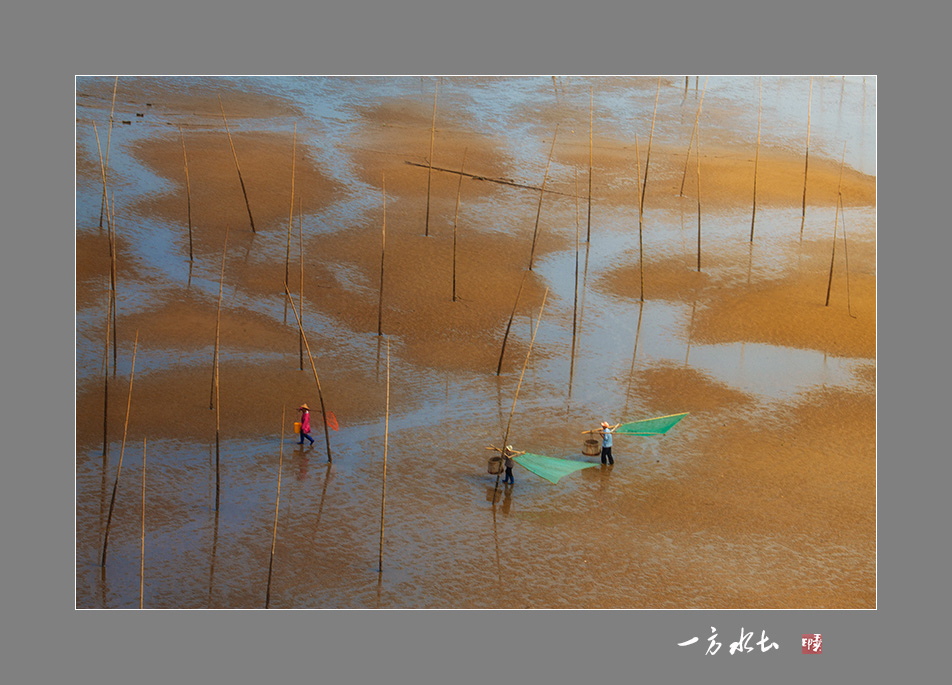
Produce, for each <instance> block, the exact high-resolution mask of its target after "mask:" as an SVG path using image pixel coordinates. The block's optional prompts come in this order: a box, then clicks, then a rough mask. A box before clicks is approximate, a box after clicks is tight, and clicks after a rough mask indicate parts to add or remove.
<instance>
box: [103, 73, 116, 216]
mask: <svg viewBox="0 0 952 685" xmlns="http://www.w3.org/2000/svg"><path fill="white" fill-rule="evenodd" d="M118 87H119V77H118V76H116V81H115V83H113V84H112V107H111V108H110V110H109V132H108V133H107V134H106V164H105V169H108V168H109V144H110V142H111V141H112V121H113V115H114V114H115V111H116V89H117V88H118ZM107 202H108V198H107V197H106V173H105V171H104V172H103V175H102V203H101V204H100V205H99V228H102V215H103V211H104V210H108V209H109V208H108V207H107Z"/></svg>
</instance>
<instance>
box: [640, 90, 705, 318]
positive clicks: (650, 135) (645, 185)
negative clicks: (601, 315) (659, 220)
mask: <svg viewBox="0 0 952 685" xmlns="http://www.w3.org/2000/svg"><path fill="white" fill-rule="evenodd" d="M705 83H706V82H705ZM660 95H661V77H660V76H659V77H658V92H657V93H655V101H654V113H653V114H652V115H651V131H650V132H649V133H648V153H647V154H646V155H645V178H644V180H643V181H642V182H641V203H640V204H639V205H638V212H639V214H638V216H639V217H641V212H642V208H643V207H644V206H645V191H646V190H647V189H648V167H649V165H650V164H651V141H652V139H653V138H654V125H655V117H656V116H657V115H658V97H659V96H660ZM638 241H639V251H640V254H641V265H642V266H641V268H642V271H641V280H642V282H641V300H642V301H644V299H645V287H644V263H645V262H644V251H643V250H642V249H641V219H640V218H639V229H638Z"/></svg>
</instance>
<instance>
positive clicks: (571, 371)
mask: <svg viewBox="0 0 952 685" xmlns="http://www.w3.org/2000/svg"><path fill="white" fill-rule="evenodd" d="M580 231H581V227H580V226H579V209H578V167H576V169H575V301H574V304H573V305H572V351H571V353H570V354H569V397H571V396H572V379H573V377H574V376H575V337H576V333H577V320H578V250H579V233H580Z"/></svg>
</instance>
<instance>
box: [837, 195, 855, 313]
mask: <svg viewBox="0 0 952 685" xmlns="http://www.w3.org/2000/svg"><path fill="white" fill-rule="evenodd" d="M838 202H839V204H840V209H842V210H843V256H844V257H845V258H846V313H847V314H849V315H850V316H851V317H852V318H854V319H855V318H856V315H855V314H853V306H852V304H851V303H850V251H849V249H848V247H847V242H848V241H847V240H846V210H845V209H844V208H843V196H842V195H840V197H839V200H838Z"/></svg>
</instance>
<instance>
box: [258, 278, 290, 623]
mask: <svg viewBox="0 0 952 685" xmlns="http://www.w3.org/2000/svg"><path fill="white" fill-rule="evenodd" d="M290 296H291V293H290V292H289V293H288V297H290ZM286 416H287V406H285V407H282V408H281V452H280V454H279V456H278V492H277V494H276V495H275V497H274V527H273V528H272V529H271V557H270V559H269V560H268V589H267V591H266V592H265V599H264V608H265V609H270V608H271V577H272V573H273V571H274V543H275V541H276V540H277V538H278V503H279V502H280V501H281V466H282V465H283V463H284V421H285V418H286Z"/></svg>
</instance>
